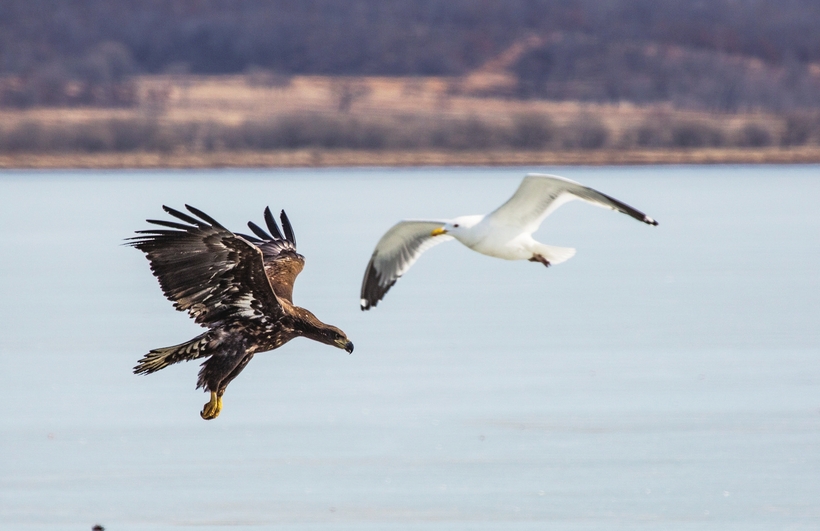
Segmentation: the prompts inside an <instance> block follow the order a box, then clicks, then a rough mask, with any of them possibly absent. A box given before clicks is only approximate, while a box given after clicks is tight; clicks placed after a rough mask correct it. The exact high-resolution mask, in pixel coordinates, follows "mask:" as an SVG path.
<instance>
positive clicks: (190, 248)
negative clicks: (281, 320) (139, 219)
mask: <svg viewBox="0 0 820 531" xmlns="http://www.w3.org/2000/svg"><path fill="white" fill-rule="evenodd" d="M185 207H186V208H187V209H188V211H190V212H191V213H192V214H194V215H195V216H197V217H196V218H195V217H192V216H189V215H188V214H184V213H182V212H179V211H178V210H174V209H173V208H169V207H167V206H163V207H162V208H163V209H164V210H165V211H166V212H167V213H169V214H171V215H172V216H174V217H175V218H177V219H179V220H181V221H183V222H184V223H179V222H175V221H164V220H150V219H149V220H148V222H149V223H152V224H154V225H159V226H160V227H165V228H163V229H150V230H143V231H137V234H139V236H136V237H134V238H131V239H130V241H129V242H128V243H129V245H132V246H134V247H136V248H137V249H139V250H141V251H143V252H144V253H145V254H146V255H147V257H148V260H149V261H150V263H151V270H152V271H153V272H154V275H155V276H156V277H157V279H159V284H160V287H161V288H162V291H163V293H165V296H166V297H167V298H168V299H169V300H170V301H171V302H173V303H174V307H176V308H177V309H178V310H184V311H187V312H188V313H189V314H190V315H191V317H193V318H194V320H195V321H196V322H197V323H199V324H201V325H203V326H207V327H209V328H214V327H216V326H219V325H220V324H222V323H225V322H226V321H235V320H247V319H250V320H257V319H265V318H273V319H276V318H278V317H279V316H281V315H282V306H281V304H280V303H279V301H278V300H277V298H276V295H275V294H274V292H273V290H272V289H271V285H270V283H269V281H268V277H267V275H266V274H265V268H264V265H263V260H262V254H263V253H262V251H261V250H260V249H259V248H258V247H256V246H255V245H253V244H252V243H251V242H249V241H247V240H245V239H244V238H242V237H241V236H238V235H236V234H234V233H232V232H231V231H229V230H228V229H226V228H225V227H223V226H222V225H220V224H219V223H217V222H216V221H215V220H214V219H213V218H211V217H210V216H208V215H207V214H205V213H204V212H202V211H200V210H198V209H196V208H194V207H191V206H188V205H185ZM197 218H199V219H197Z"/></svg>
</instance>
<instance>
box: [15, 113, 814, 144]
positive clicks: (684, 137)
mask: <svg viewBox="0 0 820 531" xmlns="http://www.w3.org/2000/svg"><path fill="white" fill-rule="evenodd" d="M508 118H509V119H508V120H505V121H503V122H499V121H497V120H492V121H491V120H487V119H484V118H481V117H479V116H471V117H465V118H456V119H454V118H446V117H439V118H430V117H426V118H425V117H408V116H387V117H374V116H369V117H368V116H364V117H362V116H355V115H350V114H343V113H338V114H332V115H328V114H321V113H317V114H311V113H299V114H292V115H284V116H277V117H275V118H270V119H257V120H247V121H245V122H243V123H241V124H238V125H230V124H226V123H221V122H177V123H174V122H167V121H160V120H156V119H151V118H130V119H103V120H99V119H98V120H90V121H86V122H82V123H74V124H70V125H68V124H65V125H61V124H50V123H43V122H40V121H27V122H22V123H19V124H17V125H16V126H13V127H1V126H0V153H60V152H63V153H72V152H84V153H97V152H119V153H127V152H139V151H147V152H152V151H153V152H166V153H170V152H177V153H207V152H224V151H267V150H294V149H331V150H334V149H335V150H338V149H350V150H374V151H379V150H398V151H418V150H435V151H449V152H458V151H469V150H476V149H478V150H515V151H527V150H597V149H659V148H660V149H663V148H676V149H697V148H722V147H741V148H763V147H775V146H778V147H797V146H804V145H807V144H811V145H817V144H820V112H815V113H813V114H812V113H800V114H793V115H788V116H785V117H783V118H782V119H780V120H778V121H776V122H774V123H773V122H771V121H765V122H759V121H755V120H753V119H750V120H746V121H745V122H744V123H743V124H742V125H740V126H729V125H727V124H726V123H724V122H721V121H719V120H718V121H710V122H705V121H703V120H698V119H687V118H684V117H681V116H680V115H676V114H665V113H663V112H659V113H657V114H656V115H654V116H651V117H648V118H647V119H645V120H644V121H642V122H641V123H638V124H636V125H634V126H632V127H628V128H626V129H625V130H622V131H617V132H616V131H614V130H612V129H611V128H610V127H609V126H607V125H606V124H605V123H604V122H602V121H601V120H600V119H598V118H597V117H596V116H595V115H592V114H583V113H582V114H579V115H577V116H575V117H574V118H573V119H572V120H571V121H569V122H567V123H561V124H557V123H555V122H554V121H553V120H552V119H551V118H550V117H549V116H548V115H546V114H539V113H527V114H514V115H511V116H509V117H508Z"/></svg>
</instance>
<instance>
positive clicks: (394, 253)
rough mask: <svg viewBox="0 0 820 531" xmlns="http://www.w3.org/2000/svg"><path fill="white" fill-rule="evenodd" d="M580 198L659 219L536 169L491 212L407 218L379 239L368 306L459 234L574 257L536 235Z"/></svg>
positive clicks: (525, 251)
mask: <svg viewBox="0 0 820 531" xmlns="http://www.w3.org/2000/svg"><path fill="white" fill-rule="evenodd" d="M575 199H580V200H582V201H586V202H587V203H591V204H593V205H597V206H600V207H604V208H611V209H612V210H617V211H618V212H623V213H624V214H627V215H629V216H632V217H633V218H635V219H637V220H638V221H643V222H644V223H647V224H649V225H657V224H658V222H657V221H655V220H654V219H652V218H650V217H649V216H647V215H646V214H644V213H643V212H640V211H638V210H636V209H634V208H632V207H631V206H629V205H627V204H624V203H621V202H620V201H618V200H617V199H613V198H612V197H609V196H608V195H605V194H602V193H601V192H599V191H597V190H593V189H592V188H589V187H587V186H584V185H582V184H579V183H577V182H575V181H570V180H569V179H565V178H563V177H558V176H557V175H544V174H538V173H530V174H528V175H527V176H526V177H524V180H523V181H521V184H520V185H519V186H518V190H516V191H515V193H514V194H513V196H512V197H511V198H510V199H509V200H508V201H507V202H506V203H504V204H503V205H501V206H500V207H498V208H497V209H495V211H493V212H491V213H490V214H487V215H475V216H460V217H457V218H454V219H451V220H404V221H400V222H398V223H396V224H395V225H393V227H392V228H391V229H390V230H388V231H387V232H386V233H385V234H384V236H382V238H381V239H380V240H379V243H377V244H376V249H375V250H374V251H373V256H371V257H370V263H368V264H367V269H366V270H365V272H364V280H363V281H362V294H361V306H362V310H368V309H370V307H371V306H376V305H377V304H378V302H379V301H380V300H382V299H383V298H384V295H385V294H386V293H387V290H389V289H390V288H391V287H392V286H393V284H395V283H396V281H397V280H398V279H399V278H400V277H401V276H402V275H403V274H404V273H405V272H407V270H408V269H410V266H412V265H413V264H414V263H415V261H416V260H418V258H419V256H421V253H423V252H424V251H426V250H427V249H429V248H430V247H433V246H434V245H438V244H439V243H442V242H445V241H449V240H452V239H453V238H455V239H457V240H458V241H460V242H461V243H463V244H464V245H466V246H467V247H469V248H470V249H472V250H474V251H476V252H479V253H481V254H486V255H488V256H495V257H497V258H503V259H505V260H529V261H530V262H540V263H542V264H544V265H545V266H547V267H549V266H550V265H552V264H560V263H561V262H565V261H566V260H569V259H570V258H572V256H573V255H574V254H575V249H571V248H568V247H555V246H551V245H544V244H543V243H540V242H537V241H535V240H534V239H533V238H532V234H533V233H534V232H535V231H537V230H538V227H539V226H540V225H541V222H542V221H544V218H546V217H547V216H549V215H550V214H551V213H552V212H553V211H554V210H555V209H556V208H558V207H560V206H561V205H563V204H564V203H568V202H570V201H573V200H575Z"/></svg>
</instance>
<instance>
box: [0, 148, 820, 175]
mask: <svg viewBox="0 0 820 531" xmlns="http://www.w3.org/2000/svg"><path fill="white" fill-rule="evenodd" d="M811 163H820V146H803V147H795V148H764V149H750V148H746V149H743V148H709V149H705V148H704V149H686V150H684V149H680V150H669V149H664V150H635V149H629V150H617V149H611V150H610V149H605V150H588V151H580V150H573V151H456V152H453V151H425V150H420V151H387V150H386V151H363V150H339V149H305V150H293V151H289V150H281V151H218V152H206V153H161V152H135V153H110V152H109V153H45V154H34V153H20V154H4V155H0V169H149V168H168V169H182V168H203V169H204V168H226V167H236V168H298V167H315V168H319V167H355V166H389V167H402V166H576V165H590V166H609V165H613V166H617V165H648V164H661V165H663V164H811Z"/></svg>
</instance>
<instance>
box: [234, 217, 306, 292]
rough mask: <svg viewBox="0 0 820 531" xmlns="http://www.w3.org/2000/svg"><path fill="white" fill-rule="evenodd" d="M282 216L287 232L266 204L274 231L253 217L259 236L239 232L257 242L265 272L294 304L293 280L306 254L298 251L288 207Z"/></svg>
mask: <svg viewBox="0 0 820 531" xmlns="http://www.w3.org/2000/svg"><path fill="white" fill-rule="evenodd" d="M279 219H281V220H282V228H283V229H284V231H285V234H284V236H283V235H282V231H280V230H279V226H278V225H277V224H276V220H275V219H273V214H272V213H271V211H270V208H267V207H266V208H265V225H267V227H268V230H269V231H270V234H268V233H267V232H265V231H264V230H263V229H262V228H260V227H259V226H258V225H257V224H256V223H254V222H253V221H249V222H248V227H249V228H250V229H251V231H253V233H254V234H255V235H256V236H257V237H254V236H250V235H247V234H239V235H240V236H242V237H243V238H245V239H246V240H248V241H251V242H253V244H254V245H256V246H257V247H259V249H260V250H261V251H262V256H263V258H264V262H265V273H266V274H267V275H268V280H270V284H271V287H273V291H274V292H275V293H276V296H277V297H279V298H280V299H285V300H286V301H288V302H289V303H291V304H293V283H294V282H296V277H297V276H298V275H299V273H301V272H302V269H303V268H304V267H305V257H304V256H302V255H301V254H299V253H297V252H296V236H294V234H293V227H291V224H290V220H288V216H287V214H285V211H284V210H283V211H282V212H281V213H280V214H279Z"/></svg>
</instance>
